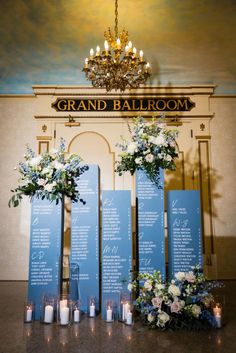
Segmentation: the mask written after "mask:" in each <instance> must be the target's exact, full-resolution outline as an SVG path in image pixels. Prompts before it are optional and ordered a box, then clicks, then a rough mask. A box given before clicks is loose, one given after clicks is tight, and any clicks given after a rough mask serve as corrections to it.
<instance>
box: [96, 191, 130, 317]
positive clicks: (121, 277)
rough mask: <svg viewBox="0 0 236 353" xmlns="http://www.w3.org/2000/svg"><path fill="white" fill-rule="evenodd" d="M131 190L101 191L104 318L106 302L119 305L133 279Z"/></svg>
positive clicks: (103, 315)
mask: <svg viewBox="0 0 236 353" xmlns="http://www.w3.org/2000/svg"><path fill="white" fill-rule="evenodd" d="M131 270H132V221H131V192H130V191H127V190H117V191H103V193H102V302H103V305H102V317H103V318H105V315H106V313H105V307H104V303H105V301H106V300H113V302H114V303H116V304H117V305H118V300H119V294H120V292H122V291H124V290H127V285H128V283H129V282H130V281H131V279H132V275H131Z"/></svg>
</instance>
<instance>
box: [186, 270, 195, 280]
mask: <svg viewBox="0 0 236 353" xmlns="http://www.w3.org/2000/svg"><path fill="white" fill-rule="evenodd" d="M185 277H186V280H187V281H188V282H189V283H194V282H195V281H196V276H195V275H194V274H193V271H190V272H188V273H186V275H185Z"/></svg>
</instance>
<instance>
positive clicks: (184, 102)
mask: <svg viewBox="0 0 236 353" xmlns="http://www.w3.org/2000/svg"><path fill="white" fill-rule="evenodd" d="M184 105H185V110H188V100H187V99H184V101H183V102H182V101H181V99H178V109H177V110H181V109H180V108H184Z"/></svg>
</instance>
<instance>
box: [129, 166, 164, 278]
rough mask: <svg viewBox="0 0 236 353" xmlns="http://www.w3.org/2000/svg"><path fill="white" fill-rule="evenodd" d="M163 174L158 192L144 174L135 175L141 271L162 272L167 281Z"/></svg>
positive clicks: (142, 172) (139, 265) (161, 171)
mask: <svg viewBox="0 0 236 353" xmlns="http://www.w3.org/2000/svg"><path fill="white" fill-rule="evenodd" d="M163 188H164V173H163V170H162V169H160V187H159V188H158V187H157V186H156V185H155V184H154V183H153V182H152V181H151V180H150V179H149V178H148V177H147V175H146V174H145V172H144V171H142V170H138V171H137V173H136V210H137V211H136V212H137V225H136V227H137V234H138V239H137V240H138V249H137V251H138V254H137V258H138V267H139V269H138V271H139V272H142V273H144V272H148V273H153V271H156V270H157V271H160V272H161V275H162V279H163V281H164V280H165V272H166V271H165V228H164V190H163Z"/></svg>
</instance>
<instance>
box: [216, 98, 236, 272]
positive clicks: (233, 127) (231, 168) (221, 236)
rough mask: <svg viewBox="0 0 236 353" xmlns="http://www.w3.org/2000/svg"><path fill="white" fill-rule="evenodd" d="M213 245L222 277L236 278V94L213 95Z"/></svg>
mask: <svg viewBox="0 0 236 353" xmlns="http://www.w3.org/2000/svg"><path fill="white" fill-rule="evenodd" d="M210 105H211V110H212V111H213V112H215V116H214V118H213V119H212V121H211V131H210V133H211V136H212V142H211V143H212V144H211V148H212V151H211V155H212V167H213V170H212V194H213V198H212V199H213V213H214V215H215V216H214V230H215V235H214V245H215V253H216V254H217V270H218V277H219V278H236V97H232V98H225V97H215V98H211V99H210Z"/></svg>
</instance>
